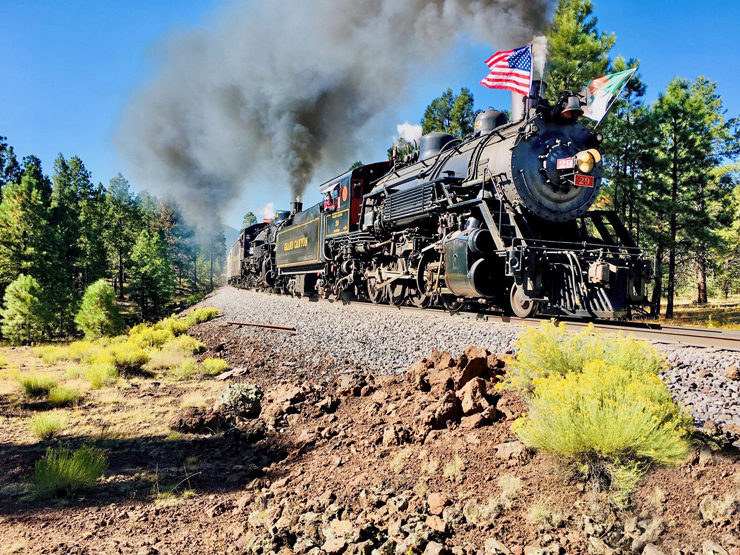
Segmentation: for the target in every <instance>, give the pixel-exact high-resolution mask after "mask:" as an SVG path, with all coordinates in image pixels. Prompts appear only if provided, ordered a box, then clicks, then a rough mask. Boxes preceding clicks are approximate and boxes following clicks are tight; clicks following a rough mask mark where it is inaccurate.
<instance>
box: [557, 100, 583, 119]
mask: <svg viewBox="0 0 740 555" xmlns="http://www.w3.org/2000/svg"><path fill="white" fill-rule="evenodd" d="M582 115H583V108H581V101H580V100H578V97H577V96H576V95H574V94H572V95H570V96H569V97H568V101H567V102H566V103H565V108H563V111H562V112H560V117H561V118H563V119H566V120H568V121H575V120H577V119H578V118H580V117H581V116H582Z"/></svg>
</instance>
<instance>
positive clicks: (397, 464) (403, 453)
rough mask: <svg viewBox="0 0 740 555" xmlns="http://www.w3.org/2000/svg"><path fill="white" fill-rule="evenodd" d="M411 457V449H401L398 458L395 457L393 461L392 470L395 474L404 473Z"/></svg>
mask: <svg viewBox="0 0 740 555" xmlns="http://www.w3.org/2000/svg"><path fill="white" fill-rule="evenodd" d="M410 456H411V448H410V447H407V448H405V449H401V450H400V451H399V452H398V453H396V456H395V457H393V460H391V470H393V472H395V473H396V474H400V473H401V472H403V468H404V466H405V465H406V459H408V458H409V457H410Z"/></svg>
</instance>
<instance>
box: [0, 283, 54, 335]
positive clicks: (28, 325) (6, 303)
mask: <svg viewBox="0 0 740 555" xmlns="http://www.w3.org/2000/svg"><path fill="white" fill-rule="evenodd" d="M43 297H44V291H43V289H42V288H41V286H40V285H39V283H38V282H37V281H36V280H35V279H34V278H32V277H31V276H27V275H24V274H21V275H19V276H18V277H17V278H16V280H15V281H13V282H12V283H11V284H10V285H8V288H7V289H6V290H5V296H4V297H3V308H2V310H0V319H1V320H2V328H1V329H2V334H3V335H4V336H5V337H6V338H7V339H8V341H10V343H11V344H13V345H27V344H29V343H33V342H36V341H38V340H39V339H41V335H42V333H43V330H44V328H45V327H46V324H47V322H48V321H49V314H48V311H47V310H46V305H45V303H44V298H43Z"/></svg>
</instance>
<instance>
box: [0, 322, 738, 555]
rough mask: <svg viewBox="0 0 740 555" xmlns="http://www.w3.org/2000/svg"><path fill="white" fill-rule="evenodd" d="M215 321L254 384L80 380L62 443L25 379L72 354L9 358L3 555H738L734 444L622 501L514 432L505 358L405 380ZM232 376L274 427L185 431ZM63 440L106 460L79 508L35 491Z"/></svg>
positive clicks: (444, 359) (2, 434)
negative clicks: (43, 465)
mask: <svg viewBox="0 0 740 555" xmlns="http://www.w3.org/2000/svg"><path fill="white" fill-rule="evenodd" d="M216 328H217V326H216V324H215V323H214V322H209V323H205V324H201V325H199V326H196V327H195V328H193V329H192V330H191V332H190V334H191V335H193V336H194V337H196V338H198V339H200V340H201V341H203V342H204V343H206V345H207V346H208V347H209V351H208V352H206V353H204V354H202V355H200V358H201V359H202V358H205V357H214V356H216V357H222V358H225V359H226V360H228V361H229V362H230V364H231V365H232V367H234V368H238V369H241V372H242V373H241V375H239V376H237V377H235V378H233V379H228V380H225V381H219V380H213V379H211V380H203V381H187V382H176V381H173V380H171V379H170V378H169V377H168V376H166V375H159V376H156V377H153V378H148V379H145V378H137V379H130V380H120V381H119V382H118V383H117V384H116V385H114V386H112V387H107V388H104V389H101V390H89V387H88V386H87V383H86V382H84V381H80V380H77V379H70V380H66V384H65V385H72V386H74V387H76V388H78V389H80V390H84V391H85V392H86V397H85V400H84V401H83V403H82V404H81V405H80V406H78V407H75V408H67V409H58V410H60V411H62V412H64V414H65V415H66V417H67V424H66V426H65V429H64V431H63V432H61V433H60V435H58V436H57V437H55V438H53V439H52V440H49V441H39V440H37V439H36V438H35V436H33V435H32V434H31V433H30V432H29V430H28V421H29V419H30V418H31V416H32V415H33V414H35V413H38V412H41V411H46V410H49V408H48V407H46V406H45V404H44V403H43V402H30V401H29V400H27V399H26V398H25V397H23V395H22V394H21V392H20V389H19V386H18V385H17V375H18V373H24V372H30V371H34V372H37V373H45V374H50V375H54V376H55V377H57V378H59V380H60V381H61V382H65V378H64V376H65V372H66V370H67V368H68V366H69V364H67V363H60V364H55V365H45V364H44V363H43V362H42V361H41V360H40V359H39V358H36V357H35V356H33V353H32V351H31V350H30V349H24V348H17V349H13V350H11V349H8V348H4V349H0V358H2V359H4V361H5V366H4V368H3V369H2V370H0V488H1V489H0V552H1V553H70V554H71V553H91V554H92V553H133V554H138V555H147V554H149V555H151V554H166V553H171V554H175V553H252V554H254V555H268V554H269V553H271V552H274V553H281V554H282V555H288V554H289V553H298V554H303V553H311V555H320V554H323V553H327V554H328V555H343V554H347V555H356V554H359V553H362V554H363V555H370V554H371V553H375V554H376V555H392V554H394V553H395V554H397V555H403V554H408V555H411V554H413V553H422V552H423V553H426V555H441V554H444V553H447V554H449V553H451V554H453V555H472V554H481V555H483V554H491V555H494V554H496V553H515V554H522V553H527V554H538V553H539V554H547V553H630V552H636V553H639V552H643V553H652V554H656V553H665V554H670V553H684V554H688V553H718V554H722V553H731V554H732V555H740V516H739V514H738V507H740V505H739V502H738V500H740V456H739V455H738V452H737V451H736V450H734V449H730V450H722V449H719V450H717V449H716V447H717V445H713V447H715V450H712V449H711V448H710V447H709V446H707V445H702V444H697V446H696V448H695V452H694V454H693V455H692V456H691V457H690V458H689V460H688V461H687V462H686V463H685V464H683V465H681V466H680V467H677V468H673V469H654V470H651V471H650V472H649V473H648V474H647V475H646V476H645V477H644V478H643V479H642V480H641V482H640V483H639V485H638V487H637V490H636V493H635V495H634V502H633V505H632V507H630V508H629V509H628V510H617V509H614V508H613V507H612V506H611V505H610V504H609V503H608V502H607V497H608V494H607V493H604V492H597V491H593V489H591V488H590V487H587V485H586V484H585V483H584V482H583V481H582V480H581V479H580V478H579V475H578V473H577V472H575V470H574V469H572V468H569V467H568V466H567V465H564V464H563V463H561V462H559V461H557V460H554V459H552V458H551V457H549V456H547V455H545V454H541V453H532V452H529V451H528V450H526V449H525V448H524V446H523V445H521V444H520V443H519V442H518V441H517V439H516V437H515V435H514V434H513V433H512V431H511V429H510V427H511V422H512V420H513V419H514V418H516V416H517V415H518V414H520V413H521V411H522V410H523V409H524V405H523V403H522V401H521V399H519V398H517V397H516V396H514V395H512V394H505V395H504V396H500V395H499V394H497V393H495V392H494V391H493V390H492V388H490V385H491V384H492V383H493V382H495V381H496V379H497V376H499V375H500V374H501V373H502V372H505V371H506V366H505V365H506V357H505V356H496V355H490V356H486V354H484V355H481V352H480V350H479V349H478V350H476V349H473V350H470V352H469V353H468V355H469V356H467V357H466V359H465V360H454V359H451V357H449V356H446V355H442V354H439V353H437V354H435V355H434V357H433V358H432V359H431V360H430V362H428V363H424V364H422V365H421V366H419V365H415V366H414V368H413V369H412V371H411V372H410V373H409V375H408V376H406V377H397V378H390V377H387V376H376V375H373V374H372V373H367V372H360V371H358V369H357V368H354V367H351V366H350V365H348V364H347V363H346V362H345V361H326V362H325V363H324V364H317V365H310V366H307V365H305V362H304V361H302V360H299V359H295V360H286V359H284V358H281V354H280V353H276V352H274V351H273V350H272V349H271V347H270V345H269V342H265V343H260V344H256V343H253V342H252V343H247V342H246V340H245V339H244V337H243V335H242V332H241V331H240V330H239V329H231V328H228V330H229V331H228V332H227V333H226V334H225V335H224V334H223V333H222V331H221V330H223V329H224V328H223V327H219V328H218V330H219V331H218V333H217V331H216ZM274 333H284V332H278V331H276V332H274ZM460 359H463V357H460ZM474 361H479V362H480V361H483V362H481V364H480V365H478V366H476V365H475V364H474ZM474 366H475V368H473V367H474ZM471 376H472V377H471ZM475 380H478V381H475ZM234 382H244V383H253V384H257V385H258V386H259V387H261V388H262V390H263V391H264V393H265V399H264V400H263V403H262V413H261V415H260V418H259V419H256V420H252V421H250V422H248V423H246V424H245V425H243V426H241V427H240V428H239V429H236V428H231V429H226V427H224V429H218V428H217V429H211V430H206V431H205V432H206V433H200V434H195V433H185V432H183V431H175V430H173V429H172V428H171V427H170V426H171V425H172V426H173V427H175V428H177V427H178V426H177V425H175V422H178V419H177V418H176V417H177V416H178V415H182V411H183V409H184V408H187V407H190V409H189V411H190V412H189V413H188V414H190V415H191V416H192V414H194V413H198V412H199V411H200V413H203V412H207V408H208V407H210V406H212V404H213V402H214V401H215V400H216V399H217V397H218V393H219V391H220V390H221V389H222V388H223V387H225V385H226V384H228V383H234ZM472 383H477V384H478V386H477V387H478V388H479V389H478V396H477V397H476V392H475V391H474V390H471V386H470V385H469V384H472ZM466 386H467V387H466ZM481 387H482V388H483V390H481V389H480V388H481ZM486 387H488V388H489V389H487V390H486ZM475 403H478V404H479V405H480V406H478V407H477V408H471V407H473V405H475ZM481 407H483V408H484V409H485V410H483V411H482V412H480V411H479V409H480V408H481ZM179 422H182V420H180V421H179ZM57 444H61V445H64V446H68V447H72V448H74V447H77V446H80V445H83V444H89V445H96V446H98V447H100V448H101V449H102V450H103V451H104V453H105V454H106V456H107V458H108V461H109V467H108V470H107V471H106V473H105V477H104V478H103V480H102V482H101V483H100V484H99V485H98V487H96V488H95V489H94V490H93V491H92V492H89V493H87V494H86V495H84V496H82V497H80V498H77V499H63V500H57V499H51V498H45V497H40V496H37V495H36V494H35V493H34V491H33V489H32V487H31V486H30V483H31V480H32V477H33V469H34V465H35V463H36V461H38V460H39V458H40V457H41V456H42V455H43V454H44V452H45V450H46V449H47V447H49V446H51V445H57ZM373 550H376V551H373Z"/></svg>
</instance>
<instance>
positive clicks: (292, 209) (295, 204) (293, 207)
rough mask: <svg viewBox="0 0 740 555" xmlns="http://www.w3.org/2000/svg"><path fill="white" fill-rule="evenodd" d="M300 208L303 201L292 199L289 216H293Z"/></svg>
mask: <svg viewBox="0 0 740 555" xmlns="http://www.w3.org/2000/svg"><path fill="white" fill-rule="evenodd" d="M301 210H303V203H302V202H301V201H299V200H294V201H293V202H291V203H290V215H291V216H295V215H296V214H298V212H300V211H301Z"/></svg>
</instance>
